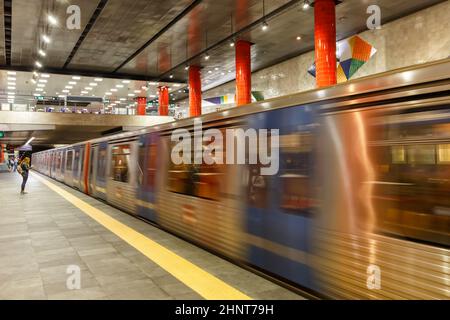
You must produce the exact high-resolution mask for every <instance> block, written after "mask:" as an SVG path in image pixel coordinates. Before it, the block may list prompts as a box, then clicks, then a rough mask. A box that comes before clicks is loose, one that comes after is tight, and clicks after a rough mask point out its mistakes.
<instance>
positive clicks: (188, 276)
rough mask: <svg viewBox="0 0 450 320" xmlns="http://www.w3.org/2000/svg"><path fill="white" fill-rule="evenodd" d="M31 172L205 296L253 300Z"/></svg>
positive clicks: (219, 298) (213, 298) (209, 297)
mask: <svg viewBox="0 0 450 320" xmlns="http://www.w3.org/2000/svg"><path fill="white" fill-rule="evenodd" d="M32 175H33V176H34V177H35V178H36V179H38V180H39V181H41V182H42V183H44V184H45V185H46V186H47V187H49V188H50V189H51V190H53V191H55V192H56V193H57V194H59V195H60V196H62V197H63V198H64V199H66V200H67V201H69V202H70V203H72V204H73V205H74V206H76V207H77V208H78V209H80V210H81V211H83V212H84V213H86V214H87V215H88V216H90V217H91V218H92V219H94V220H95V221H97V222H98V223H100V224H101V225H102V226H104V227H105V228H107V229H108V230H109V231H111V232H113V233H114V234H115V235H117V236H118V237H120V238H122V239H123V240H124V241H126V242H127V243H128V244H130V245H131V246H133V247H134V248H136V249H137V250H139V251H140V252H141V253H142V254H144V255H145V256H146V257H148V258H149V259H151V260H152V261H154V262H155V263H156V264H158V265H159V266H160V267H161V268H163V269H164V270H166V271H167V272H169V273H170V274H171V275H173V276H174V277H175V278H177V279H178V280H180V281H181V282H183V283H184V284H185V285H187V286H188V287H189V288H191V289H192V290H194V291H195V292H197V293H198V294H199V295H201V296H202V297H203V298H205V299H210V300H249V299H251V298H250V297H249V296H247V295H245V294H244V293H242V292H240V291H239V290H237V289H235V288H233V287H232V286H230V285H228V284H227V283H225V282H223V281H222V280H220V279H218V278H216V277H215V276H213V275H211V274H210V273H208V272H206V271H204V270H203V269H201V268H200V267H198V266H196V265H195V264H193V263H191V262H189V261H188V260H186V259H184V258H182V257H180V256H179V255H177V254H175V253H173V252H172V251H170V250H169V249H167V248H165V247H163V246H162V245H160V244H158V243H156V242H155V241H153V240H151V239H149V238H147V237H146V236H144V235H143V234H141V233H139V232H136V231H135V230H133V229H132V228H130V227H128V226H127V225H125V224H123V223H121V222H119V221H117V220H116V219H114V218H112V217H110V216H109V215H107V214H106V213H104V212H102V211H101V210H99V209H97V208H95V207H93V206H91V205H90V204H88V203H86V202H84V201H83V200H81V199H79V198H77V197H76V196H74V195H72V194H71V193H69V192H67V191H65V190H64V189H62V188H60V187H58V186H56V185H55V184H53V183H52V182H50V181H48V180H47V179H44V178H43V177H41V176H39V175H37V174H35V173H32Z"/></svg>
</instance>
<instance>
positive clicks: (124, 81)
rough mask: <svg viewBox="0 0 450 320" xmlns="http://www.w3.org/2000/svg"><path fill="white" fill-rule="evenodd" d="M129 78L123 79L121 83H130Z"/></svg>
mask: <svg viewBox="0 0 450 320" xmlns="http://www.w3.org/2000/svg"><path fill="white" fill-rule="evenodd" d="M130 82H131V81H130V80H123V81H122V83H130Z"/></svg>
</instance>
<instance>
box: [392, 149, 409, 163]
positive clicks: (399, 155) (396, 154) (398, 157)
mask: <svg viewBox="0 0 450 320" xmlns="http://www.w3.org/2000/svg"><path fill="white" fill-rule="evenodd" d="M391 155H392V163H406V151H405V147H404V146H393V147H392V148H391Z"/></svg>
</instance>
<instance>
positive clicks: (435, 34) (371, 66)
mask: <svg viewBox="0 0 450 320" xmlns="http://www.w3.org/2000/svg"><path fill="white" fill-rule="evenodd" d="M359 36H360V37H361V38H362V39H364V40H365V41H367V42H368V43H370V44H371V45H372V46H373V47H375V48H376V49H377V53H376V54H375V55H374V56H373V57H372V59H371V60H370V61H369V62H367V63H366V64H365V65H364V66H362V68H360V69H359V70H358V72H357V73H356V74H355V75H354V76H353V77H352V79H355V78H360V77H364V76H367V75H372V74H376V73H380V72H385V71H389V70H393V69H397V68H401V67H405V66H411V65H416V64H421V63H425V62H430V61H435V60H439V59H443V58H447V57H450V1H446V2H443V3H441V4H438V5H435V6H433V7H430V8H427V9H425V10H422V11H419V12H417V13H414V14H412V15H409V16H406V17H404V18H401V19H398V20H395V21H392V22H390V23H387V24H385V25H383V26H382V28H381V29H380V30H373V31H372V30H367V31H365V32H362V33H360V34H359ZM313 62H314V52H313V51H311V52H308V53H305V54H302V55H300V56H297V57H295V58H292V59H290V60H287V61H284V62H282V63H280V64H277V65H275V66H272V67H269V68H266V69H263V70H260V71H258V72H255V73H253V74H252V90H253V91H262V92H263V93H264V96H265V98H272V97H277V96H282V95H286V94H290V93H294V92H301V91H306V90H310V89H313V88H315V78H314V77H312V76H311V75H310V74H308V73H307V69H308V68H309V67H310V66H311V65H312V64H313ZM234 92H235V82H234V81H232V82H229V83H226V84H224V85H221V86H218V87H216V88H214V89H211V90H208V91H206V92H204V93H203V97H204V98H209V97H217V96H222V95H225V94H229V93H234ZM185 105H186V106H187V101H186V100H185V101H183V102H182V104H181V106H185Z"/></svg>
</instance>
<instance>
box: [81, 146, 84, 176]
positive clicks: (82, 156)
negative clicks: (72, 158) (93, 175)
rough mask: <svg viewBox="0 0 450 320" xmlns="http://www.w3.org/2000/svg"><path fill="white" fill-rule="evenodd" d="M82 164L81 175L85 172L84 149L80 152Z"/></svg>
mask: <svg viewBox="0 0 450 320" xmlns="http://www.w3.org/2000/svg"><path fill="white" fill-rule="evenodd" d="M80 160H81V161H80V163H81V166H80V172H81V175H82V174H83V170H84V148H81V150H80Z"/></svg>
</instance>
